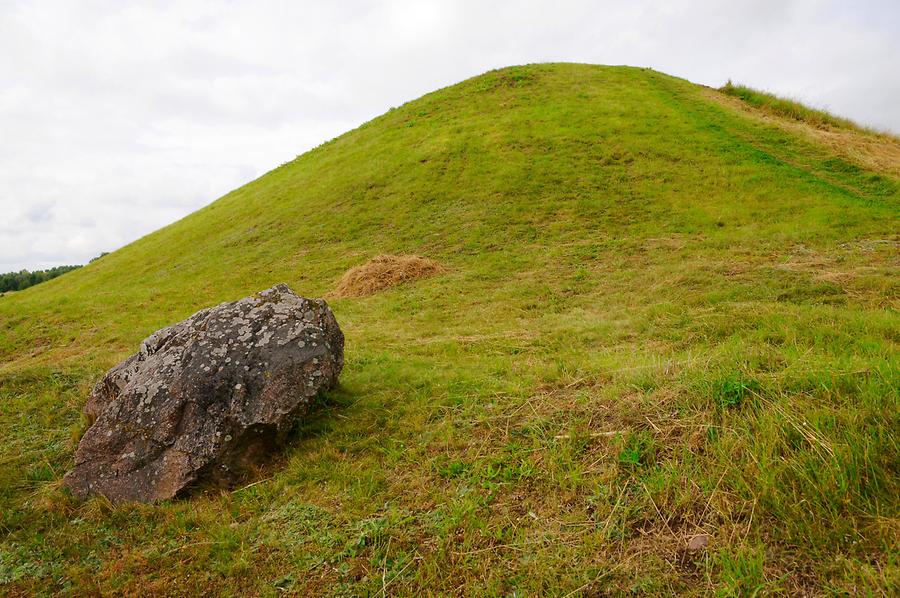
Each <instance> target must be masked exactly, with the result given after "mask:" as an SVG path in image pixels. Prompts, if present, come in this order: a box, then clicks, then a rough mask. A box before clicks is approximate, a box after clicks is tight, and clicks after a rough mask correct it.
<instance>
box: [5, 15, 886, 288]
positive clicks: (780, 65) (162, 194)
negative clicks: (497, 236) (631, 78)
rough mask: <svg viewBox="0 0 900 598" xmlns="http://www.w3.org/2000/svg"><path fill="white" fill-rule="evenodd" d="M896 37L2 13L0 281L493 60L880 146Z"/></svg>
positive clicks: (148, 224) (624, 19)
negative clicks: (698, 93)
mask: <svg viewBox="0 0 900 598" xmlns="http://www.w3.org/2000/svg"><path fill="white" fill-rule="evenodd" d="M848 7H851V8H848ZM898 30H900V6H898V5H897V3H896V2H895V1H892V0H888V1H872V2H854V3H852V5H851V4H848V3H839V2H832V1H826V0H782V1H775V0H773V1H764V0H753V1H751V0H737V1H733V2H720V1H718V0H692V1H683V2H670V1H662V0H661V1H658V2H650V1H632V2H591V1H587V0H577V1H566V0H550V1H540V0H520V1H517V2H513V1H502V2H490V3H488V2H481V1H476V0H464V1H457V2H453V1H449V0H448V1H445V2H438V1H434V0H409V1H401V0H391V1H385V2H362V1H357V2H346V3H345V2H342V3H325V2H258V1H256V2H250V1H247V2H238V1H234V2H203V1H179V2H174V1H172V2H167V1H158V2H135V3H126V2H121V1H115V2H112V1H110V2H104V1H94V2H79V3H73V2H68V1H66V0H57V1H44V2H31V1H27V2H25V1H23V2H9V1H5V2H4V0H0V131H2V135H0V214H2V216H0V272H2V271H7V270H11V269H18V268H21V267H28V268H39V267H46V266H51V265H56V264H62V263H83V262H85V261H87V260H88V259H89V258H91V257H92V256H94V255H97V254H99V253H100V252H101V251H107V250H111V249H115V248H116V247H119V246H121V245H123V244H125V243H127V242H129V241H131V240H133V239H135V238H137V237H139V236H141V235H143V234H146V233H148V232H150V231H152V230H154V229H156V228H159V227H160V226H163V225H165V224H167V223H169V222H171V221H173V220H175V219H177V218H179V217H181V216H183V215H185V214H187V213H189V212H191V211H193V210H194V209H196V208H198V207H200V206H202V205H204V204H206V203H209V202H210V201H212V200H213V199H215V198H216V197H218V196H220V195H222V194H224V193H226V192H227V191H229V190H231V189H233V188H235V187H237V186H238V185H240V184H242V183H244V182H247V181H248V180H250V179H252V178H255V177H257V176H259V175H260V174H262V173H264V172H265V171H267V170H269V169H271V168H273V167H274V166H277V165H278V164H280V163H282V162H284V161H286V160H289V159H291V158H293V157H294V156H296V155H297V154H298V153H302V152H303V151H305V150H307V149H309V148H311V147H314V146H316V145H318V144H319V143H321V142H322V141H325V140H326V139H329V138H331V137H334V136H336V135H338V134H340V133H342V132H344V131H345V130H347V129H349V128H352V127H353V126H356V125H358V124H360V123H362V122H364V121H366V120H368V119H370V118H372V117H374V116H377V115H378V114H380V113H382V112H384V111H385V110H387V109H388V108H389V107H391V106H397V105H399V104H402V103H403V102H405V101H408V100H411V99H414V98H416V97H418V96H419V95H422V94H423V93H426V92H428V91H431V90H433V89H435V88H438V87H441V86H444V85H449V84H451V83H454V82H456V81H458V80H461V79H464V78H467V77H470V76H473V75H476V74H479V73H481V72H483V71H485V70H488V69H490V68H495V67H500V66H505V65H509V64H520V63H527V62H545V61H556V60H570V61H577V62H594V63H605V64H633V65H638V66H652V67H654V68H657V69H659V70H661V71H665V72H668V73H671V74H674V75H679V76H683V77H686V78H688V79H691V80H692V81H696V82H698V83H705V84H709V85H719V84H721V83H723V82H724V81H725V80H726V79H728V78H732V79H735V80H738V81H742V82H746V83H748V84H751V85H754V86H757V87H762V88H766V89H770V90H772V91H775V92H778V93H781V94H784V95H789V96H792V97H796V98H798V99H801V100H804V101H807V102H809V103H812V104H814V105H816V106H821V107H827V108H829V109H831V110H834V111H836V112H838V113H841V114H844V115H847V116H850V117H853V118H856V119H858V120H860V121H862V122H864V123H866V124H871V125H875V126H878V127H883V128H888V129H891V130H893V131H895V132H897V131H900V77H898V76H897V74H896V72H895V71H896V65H897V64H900V36H897V35H896V32H897V31H898Z"/></svg>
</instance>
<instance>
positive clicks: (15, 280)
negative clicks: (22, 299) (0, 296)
mask: <svg viewBox="0 0 900 598" xmlns="http://www.w3.org/2000/svg"><path fill="white" fill-rule="evenodd" d="M80 267H81V266H56V267H55V268H48V269H47V270H34V271H33V272H29V271H28V270H20V271H18V272H7V273H6V274H0V293H5V292H6V291H21V290H22V289H27V288H28V287H33V286H34V285H36V284H39V283H42V282H44V281H45V280H50V279H51V278H56V277H57V276H59V275H60V274H65V273H66V272H69V271H71V270H75V269H77V268H80Z"/></svg>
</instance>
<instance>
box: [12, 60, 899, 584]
mask: <svg viewBox="0 0 900 598" xmlns="http://www.w3.org/2000/svg"><path fill="white" fill-rule="evenodd" d="M742 89H743V88H742ZM766 105H768V104H766V103H765V102H756V103H755V104H747V103H745V102H742V101H741V99H739V98H736V97H732V96H729V95H725V94H723V93H719V92H717V91H715V90H711V89H708V88H704V87H700V86H697V85H694V84H691V83H689V82H687V81H684V80H682V79H677V78H673V77H670V76H667V75H663V74H661V73H658V72H654V71H652V70H647V69H638V68H628V67H601V66H587V65H572V64H557V65H535V66H525V67H513V68H508V69H503V70H499V71H492V72H489V73H487V74H484V75H482V76H479V77H475V78H473V79H469V80H467V81H464V82H462V83H460V84H458V85H454V86H452V87H449V88H446V89H442V90H440V91H436V92H434V93H431V94H428V95H426V96H424V97H422V98H420V99H418V100H415V101H413V102H410V103H408V104H406V105H404V106H402V107H400V108H397V109H394V110H391V111H390V112H388V113H387V114H385V115H383V116H381V117H379V118H377V119H375V120H373V121H371V122H369V123H367V124H365V125H363V126H361V127H359V128H358V129H356V130H354V131H351V132H349V133H346V134H345V135H343V136H341V137H339V138H337V139H335V140H333V141H330V142H328V143H326V144H323V145H322V146H320V147H318V148H316V149H314V150H312V151H310V152H308V153H306V154H304V155H302V156H300V157H298V158H297V159H296V160H294V161H292V162H289V163H287V164H284V165H282V166H280V167H279V168H276V169H275V170H273V171H272V172H270V173H268V174H266V175H265V176H263V177H261V178H259V179H257V180H256V181H253V182H251V183H248V184H247V185H245V186H244V187H241V188H239V189H237V190H235V191H233V192H231V193H229V194H228V195H226V196H225V197H222V198H221V199H219V200H217V201H215V202H214V203H212V204H210V205H209V206H207V207H206V208H203V209H202V210H199V211H198V212H196V213H194V214H191V215H190V216H188V217H186V218H184V219H183V220H181V221H179V222H176V223H174V224H172V225H170V226H167V227H165V228H163V229H161V230H159V231H157V232H155V233H153V234H151V235H148V236H147V237H145V238H143V239H140V240H139V241H136V242H134V243H132V244H131V245H128V246H127V247H124V248H122V249H120V250H118V251H115V252H113V253H111V254H109V255H107V256H105V257H103V258H102V259H100V260H97V261H96V262H94V263H91V264H89V265H88V266H86V267H84V268H81V269H79V270H76V271H73V272H70V273H68V274H66V275H64V276H62V277H60V278H57V279H54V280H52V281H49V282H46V283H43V284H41V285H38V286H36V287H33V288H30V289H27V290H25V291H21V292H18V293H15V294H12V295H8V296H4V297H0V439H2V440H0V589H2V590H3V592H6V593H12V594H16V593H21V594H31V593H34V592H37V591H44V592H49V593H56V592H59V593H66V592H68V593H72V594H90V593H105V594H109V593H112V594H119V593H124V594H150V595H155V594H163V593H172V592H175V593H182V592H183V593H188V594H190V593H194V592H200V591H206V592H212V593H217V594H222V593H224V594H241V595H244V594H251V595H252V594H263V595H275V594H278V593H281V592H287V593H289V594H290V593H293V594H303V595H324V594H328V595H334V594H345V595H376V594H380V593H382V592H384V593H385V594H396V595H427V594H429V593H430V594H433V595H446V594H466V595H494V596H513V595H515V596H521V595H568V594H569V593H570V592H571V593H572V594H571V595H579V594H583V595H599V594H600V593H602V592H609V593H614V594H617V593H631V592H649V593H655V594H670V593H672V592H680V593H707V592H720V593H722V594H737V595H744V594H750V593H753V592H756V591H760V592H765V593H773V592H774V593H790V594H795V593H799V592H809V593H812V594H819V593H832V592H837V593H841V592H845V593H849V594H860V593H865V592H867V591H868V592H871V593H873V594H881V593H885V594H890V593H892V592H894V591H897V589H898V587H900V559H898V556H897V555H898V554H900V499H898V496H900V436H898V432H900V390H898V389H900V360H898V343H900V314H898V311H897V310H898V307H900V276H898V273H900V251H898V246H900V234H898V231H900V175H898V172H900V168H898V167H900V157H898V156H900V143H898V141H897V140H896V139H895V138H893V137H890V136H888V135H879V134H875V133H871V132H868V131H865V130H861V129H858V128H855V127H853V126H851V125H849V124H847V125H846V126H845V125H844V123H845V121H842V120H840V119H835V120H834V122H830V121H829V122H815V123H812V124H810V123H806V122H804V121H803V118H802V114H803V113H802V112H801V113H800V114H801V117H792V118H789V119H787V118H783V117H782V116H780V115H779V113H777V112H773V111H766V110H765V106H766ZM817 114H818V113H817ZM814 125H815V126H814ZM379 254H400V255H406V254H412V255H420V256H424V257H427V258H430V259H431V260H435V261H436V262H438V263H439V264H440V270H439V271H438V272H437V274H436V275H433V276H431V277H428V278H424V279H421V280H416V281H413V282H407V283H405V284H401V285H399V286H394V287H392V288H389V289H387V290H384V291H381V292H378V293H375V294H372V295H368V296H364V297H341V296H338V295H334V294H333V290H334V289H335V287H336V285H337V284H338V281H339V280H340V279H341V277H342V275H343V274H344V273H345V272H346V271H347V270H348V269H350V268H352V267H354V266H358V265H360V264H362V263H364V262H366V261H367V260H369V259H370V258H372V257H374V256H376V255H379ZM277 282H287V283H288V284H290V285H291V286H292V287H293V288H294V289H295V290H296V291H297V292H299V293H301V294H305V295H307V296H323V295H325V296H330V299H329V303H330V304H331V306H332V307H333V309H334V311H335V313H336V315H337V318H338V321H339V322H340V324H341V326H342V328H343V330H344V332H345V334H346V337H347V348H346V350H347V353H346V356H347V363H346V367H345V370H344V373H343V375H342V385H341V388H340V390H339V391H338V392H335V393H333V394H332V395H331V396H329V397H327V398H326V399H325V400H324V401H323V404H322V406H321V408H320V409H319V410H318V412H317V414H316V416H315V417H314V418H313V419H312V420H310V421H309V422H308V423H306V424H305V425H303V426H302V427H300V429H298V430H297V433H296V437H295V439H294V441H293V443H292V444H291V446H290V447H289V449H288V451H287V452H286V453H285V455H283V456H281V457H279V458H278V459H277V460H276V461H275V462H273V463H272V465H271V466H270V467H269V468H267V469H266V470H264V471H260V472H258V475H257V476H256V477H254V478H253V479H251V480H248V485H247V486H246V487H242V488H238V489H236V490H235V491H233V492H218V491H209V492H203V491H198V493H197V494H196V495H195V496H194V497H192V498H191V499H189V500H178V501H173V502H171V503H166V504H163V505H159V506H140V505H137V506H135V505H121V506H112V505H110V504H109V503H107V502H105V501H104V500H102V499H91V500H89V501H87V502H83V503H82V502H78V501H76V500H74V499H73V498H72V497H71V496H69V495H68V493H67V492H66V491H65V490H64V489H63V488H62V487H61V484H60V480H61V478H62V475H63V473H64V472H65V470H66V469H67V468H69V467H70V466H71V464H72V457H73V450H74V445H75V443H76V442H77V440H78V438H79V435H80V433H81V432H83V429H84V425H85V424H84V422H83V421H81V416H80V409H81V407H82V405H83V404H84V401H85V400H86V398H87V395H88V393H89V389H90V386H91V384H92V383H93V382H95V381H96V380H97V379H98V378H99V376H100V375H101V374H102V373H103V371H104V370H105V369H106V368H108V367H110V366H112V365H113V364H115V363H116V362H117V361H118V360H121V359H122V358H124V357H126V356H127V355H128V354H130V353H132V352H134V351H135V350H136V349H137V347H138V344H139V342H140V341H141V339H142V338H144V337H145V336H147V335H148V334H150V333H151V332H153V331H154V330H156V329H158V328H160V327H162V326H165V325H168V324H170V323H172V322H175V321H177V320H180V319H182V318H184V317H186V316H188V315H189V314H191V313H193V312H194V311H196V310H198V309H200V308H202V307H205V306H208V305H212V304H216V303H218V302H221V301H225V300H233V299H237V298H239V297H242V296H246V295H248V294H252V293H253V292H256V291H258V290H260V289H263V288H266V287H268V286H271V285H272V284H274V283H277ZM702 534H705V535H707V536H708V538H703V537H701V535H702ZM691 539H694V540H693V544H695V545H696V546H695V547H697V548H699V549H697V550H693V551H692V550H688V549H687V545H688V543H689V542H690V541H691ZM703 540H708V543H707V545H706V546H705V547H699V545H700V544H703Z"/></svg>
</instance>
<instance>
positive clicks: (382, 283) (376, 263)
mask: <svg viewBox="0 0 900 598" xmlns="http://www.w3.org/2000/svg"><path fill="white" fill-rule="evenodd" d="M442 270H443V268H442V267H441V265H440V264H438V263H437V262H436V261H434V260H430V259H428V258H427V257H420V256H418V255H389V254H384V255H377V256H375V257H373V258H372V259H371V260H369V261H368V262H366V263H365V264H363V265H361V266H356V267H355V268H350V269H349V270H347V272H345V273H344V275H343V276H342V277H341V279H340V280H339V281H338V284H337V287H336V288H335V290H334V293H332V296H334V297H365V296H366V295H372V294H374V293H377V292H379V291H383V290H384V289H387V288H390V287H393V286H396V285H398V284H402V283H404V282H409V281H411V280H417V279H420V278H428V277H429V276H434V275H435V274H437V273H438V272H441V271H442Z"/></svg>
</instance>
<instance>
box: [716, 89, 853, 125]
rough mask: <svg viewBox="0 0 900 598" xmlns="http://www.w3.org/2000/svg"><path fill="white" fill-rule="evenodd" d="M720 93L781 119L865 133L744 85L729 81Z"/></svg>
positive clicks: (836, 118) (845, 121)
mask: <svg viewBox="0 0 900 598" xmlns="http://www.w3.org/2000/svg"><path fill="white" fill-rule="evenodd" d="M719 91H721V92H722V93H724V94H726V95H729V96H734V97H736V98H740V99H741V100H743V101H745V102H747V103H748V104H750V105H751V106H755V107H756V108H762V109H764V110H767V111H769V112H771V113H773V114H775V115H777V116H780V117H782V118H787V119H791V120H796V121H800V122H803V123H807V124H809V125H812V126H814V127H835V128H838V129H853V130H857V131H861V132H867V131H866V130H864V129H863V128H862V127H860V126H859V125H857V124H856V123H854V122H853V121H851V120H849V119H846V118H841V117H839V116H835V115H834V114H831V113H830V112H826V111H825V110H816V109H815V108H810V107H809V106H805V105H803V104H801V103H800V102H796V101H794V100H788V99H786V98H781V97H778V96H776V95H774V94H771V93H767V92H765V91H760V90H758V89H753V88H752V87H747V86H746V85H735V84H734V83H732V82H731V81H730V80H729V81H728V82H726V83H725V85H723V86H722V87H720V88H719Z"/></svg>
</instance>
